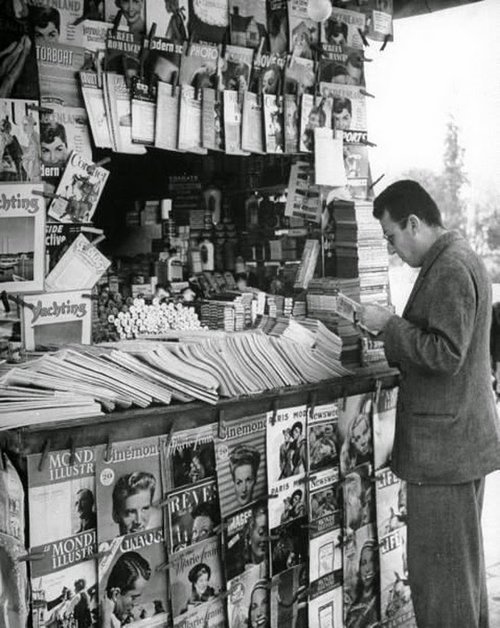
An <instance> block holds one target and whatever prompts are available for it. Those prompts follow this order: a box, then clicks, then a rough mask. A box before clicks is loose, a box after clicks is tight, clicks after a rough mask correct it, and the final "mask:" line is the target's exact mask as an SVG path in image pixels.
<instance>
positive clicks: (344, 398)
mask: <svg viewBox="0 0 500 628" xmlns="http://www.w3.org/2000/svg"><path fill="white" fill-rule="evenodd" d="M346 407H347V392H346V390H345V389H344V390H343V394H342V412H345V409H346Z"/></svg>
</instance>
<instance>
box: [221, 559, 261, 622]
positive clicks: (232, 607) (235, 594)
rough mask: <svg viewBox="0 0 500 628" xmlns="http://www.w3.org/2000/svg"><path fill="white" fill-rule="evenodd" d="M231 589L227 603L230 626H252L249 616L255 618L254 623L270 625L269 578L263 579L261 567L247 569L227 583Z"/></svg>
mask: <svg viewBox="0 0 500 628" xmlns="http://www.w3.org/2000/svg"><path fill="white" fill-rule="evenodd" d="M227 590H228V591H229V597H228V603H227V621H228V626H229V628H241V627H242V626H250V625H251V624H249V623H248V619H249V618H252V617H253V618H254V621H253V623H254V625H257V626H258V625H259V620H260V624H262V625H263V626H266V625H267V626H268V625H270V624H269V622H268V619H269V602H270V592H269V587H268V580H267V579H263V578H262V576H261V574H260V570H259V567H253V568H251V569H248V570H246V571H245V572H244V573H242V574H241V575H239V576H237V577H235V578H233V579H232V580H230V581H229V582H228V583H227Z"/></svg>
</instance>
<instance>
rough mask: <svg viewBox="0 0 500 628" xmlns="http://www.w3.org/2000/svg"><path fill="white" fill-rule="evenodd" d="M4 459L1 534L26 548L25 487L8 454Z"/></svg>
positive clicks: (0, 491) (0, 477) (0, 475)
mask: <svg viewBox="0 0 500 628" xmlns="http://www.w3.org/2000/svg"><path fill="white" fill-rule="evenodd" d="M3 459H4V464H3V468H0V534H1V535H5V536H8V537H11V538H12V539H16V540H17V541H20V542H21V544H22V546H23V547H24V539H25V529H24V524H25V513H24V510H25V501H24V498H25V495H24V487H23V483H22V481H21V478H20V477H19V474H18V472H17V471H16V468H15V467H14V465H13V464H12V462H11V461H10V458H9V456H8V455H7V454H6V453H4V456H3Z"/></svg>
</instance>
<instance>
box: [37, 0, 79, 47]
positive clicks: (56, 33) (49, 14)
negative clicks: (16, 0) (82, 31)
mask: <svg viewBox="0 0 500 628" xmlns="http://www.w3.org/2000/svg"><path fill="white" fill-rule="evenodd" d="M28 5H29V7H28V8H29V11H28V22H29V24H30V27H31V29H32V31H33V33H34V36H35V40H36V41H40V40H42V41H54V42H58V43H60V44H72V45H77V46H79V45H80V44H81V41H79V40H78V34H79V33H78V29H77V27H76V26H75V22H76V21H77V20H80V19H81V18H82V17H83V6H84V3H83V2H81V1H80V2H65V3H63V2H57V3H54V2H51V1H50V0H41V1H40V0H38V2H34V1H33V0H31V1H30V2H28Z"/></svg>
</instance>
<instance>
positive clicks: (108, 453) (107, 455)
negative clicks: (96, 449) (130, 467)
mask: <svg viewBox="0 0 500 628" xmlns="http://www.w3.org/2000/svg"><path fill="white" fill-rule="evenodd" d="M112 455H113V443H112V442H111V437H110V435H109V434H108V438H107V440H106V449H105V450H104V462H105V463H106V464H108V463H109V462H111V459H112Z"/></svg>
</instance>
